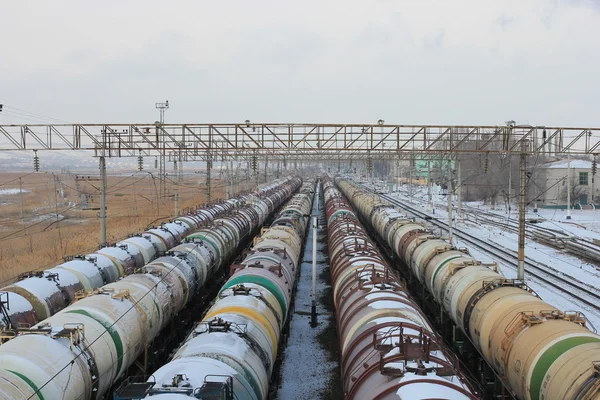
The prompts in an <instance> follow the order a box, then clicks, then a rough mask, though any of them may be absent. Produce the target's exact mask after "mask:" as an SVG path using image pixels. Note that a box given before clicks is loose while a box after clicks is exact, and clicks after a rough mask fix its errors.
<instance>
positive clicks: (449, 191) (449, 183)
mask: <svg viewBox="0 0 600 400" xmlns="http://www.w3.org/2000/svg"><path fill="white" fill-rule="evenodd" d="M446 196H448V238H449V239H450V244H452V156H450V155H449V156H448V180H447V183H446Z"/></svg>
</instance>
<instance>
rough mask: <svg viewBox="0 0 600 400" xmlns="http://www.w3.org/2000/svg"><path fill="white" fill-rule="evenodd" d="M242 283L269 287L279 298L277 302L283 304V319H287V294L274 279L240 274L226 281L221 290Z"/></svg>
mask: <svg viewBox="0 0 600 400" xmlns="http://www.w3.org/2000/svg"><path fill="white" fill-rule="evenodd" d="M240 283H256V284H257V285H260V286H262V287H264V288H265V289H267V290H268V291H269V292H271V293H273V296H275V298H276V299H277V302H278V303H279V305H280V306H281V310H282V311H283V320H285V319H286V316H287V303H286V301H285V296H284V294H283V293H282V292H281V289H279V286H277V285H275V284H274V283H273V282H272V281H270V280H268V279H267V278H265V277H264V276H257V275H239V276H236V277H235V278H233V279H230V280H229V282H227V283H225V285H224V286H223V289H221V292H222V291H223V290H225V289H227V288H229V287H231V286H235V285H237V284H240Z"/></svg>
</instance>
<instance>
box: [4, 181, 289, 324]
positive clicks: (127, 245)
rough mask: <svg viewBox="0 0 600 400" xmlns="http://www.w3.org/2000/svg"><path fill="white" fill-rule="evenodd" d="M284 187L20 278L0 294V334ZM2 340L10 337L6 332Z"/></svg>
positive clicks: (262, 191) (219, 206)
mask: <svg viewBox="0 0 600 400" xmlns="http://www.w3.org/2000/svg"><path fill="white" fill-rule="evenodd" d="M283 181H284V180H281V181H276V182H273V183H270V184H266V185H262V186H261V187H259V188H258V189H257V191H256V192H255V193H254V194H253V195H250V194H248V195H241V196H238V197H236V198H233V199H230V200H227V201H224V202H222V203H217V204H214V205H211V206H207V207H204V208H200V209H198V210H196V211H194V212H192V213H189V214H187V215H184V216H181V217H178V218H175V219H174V220H172V221H169V222H166V223H164V224H162V225H160V226H158V227H155V228H152V229H149V230H147V231H145V232H142V233H141V234H138V235H134V236H131V237H129V238H127V239H125V240H121V241H120V242H117V243H115V244H114V245H111V246H106V247H103V248H101V249H99V250H97V251H95V252H94V253H91V254H86V255H82V256H76V257H73V258H72V259H71V260H68V261H66V262H64V263H62V264H59V265H57V266H56V267H54V268H50V269H47V270H44V271H33V272H28V273H25V274H21V275H20V276H19V280H18V281H17V282H15V283H13V284H12V285H9V286H7V287H4V288H2V289H0V302H1V303H2V306H3V307H4V311H3V312H2V313H1V314H0V329H2V328H5V327H10V328H19V327H31V326H33V325H35V324H37V323H38V322H40V321H43V320H45V319H46V318H48V317H50V316H52V315H54V314H56V313H57V312H59V311H60V310H62V309H64V308H65V307H67V306H68V305H69V304H71V303H73V301H74V300H75V299H76V297H77V296H78V295H79V294H80V293H82V292H90V291H93V290H96V289H98V288H100V287H102V286H103V285H106V284H108V283H112V282H115V281H116V280H118V279H119V278H121V277H123V276H126V275H129V274H131V273H132V272H133V271H135V270H136V269H138V268H140V267H142V266H143V265H145V264H147V263H149V262H150V261H152V260H153V259H154V258H156V256H157V255H159V254H164V252H166V251H168V250H170V249H171V248H173V247H174V246H176V245H177V244H178V243H180V241H181V238H182V237H184V236H185V235H186V234H188V233H190V232H193V231H194V230H196V229H198V228H200V227H202V226H205V225H207V224H209V223H210V222H212V221H213V220H214V219H215V218H216V217H218V216H220V215H223V214H224V213H227V212H229V211H230V210H232V209H234V208H235V207H238V206H239V205H241V204H244V203H245V202H246V201H247V200H249V199H251V198H253V196H259V197H261V196H263V195H264V194H265V193H268V192H269V191H270V190H272V189H274V188H275V187H277V186H278V185H280V184H282V183H283ZM261 212H264V211H261ZM5 335H7V336H10V335H11V333H10V332H5Z"/></svg>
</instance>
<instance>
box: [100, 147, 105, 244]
mask: <svg viewBox="0 0 600 400" xmlns="http://www.w3.org/2000/svg"><path fill="white" fill-rule="evenodd" d="M104 246H106V161H105V160H104V156H100V247H104Z"/></svg>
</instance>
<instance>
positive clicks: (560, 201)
mask: <svg viewBox="0 0 600 400" xmlns="http://www.w3.org/2000/svg"><path fill="white" fill-rule="evenodd" d="M568 171H569V161H568V160H566V159H562V160H559V161H554V162H550V163H547V164H542V165H540V166H538V167H537V168H536V171H535V172H534V174H535V178H534V179H535V182H536V185H530V186H529V188H530V189H529V191H530V195H532V196H537V199H538V206H540V207H544V208H566V206H567V187H568V185H567V175H568ZM534 186H536V187H534ZM598 189H599V188H598V187H596V186H595V185H594V182H593V176H592V162H591V161H588V160H576V159H571V205H572V206H575V207H578V206H579V205H581V206H582V207H584V208H587V206H588V205H589V204H590V203H591V202H592V190H593V191H594V196H593V197H594V200H595V201H596V202H597V201H598V195H599V193H598ZM532 190H533V191H534V193H532V192H531V191H532Z"/></svg>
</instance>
